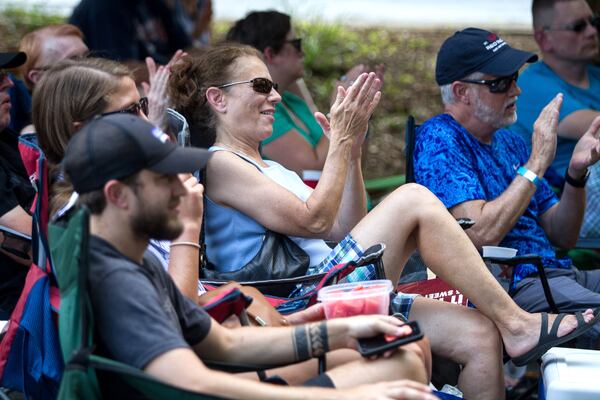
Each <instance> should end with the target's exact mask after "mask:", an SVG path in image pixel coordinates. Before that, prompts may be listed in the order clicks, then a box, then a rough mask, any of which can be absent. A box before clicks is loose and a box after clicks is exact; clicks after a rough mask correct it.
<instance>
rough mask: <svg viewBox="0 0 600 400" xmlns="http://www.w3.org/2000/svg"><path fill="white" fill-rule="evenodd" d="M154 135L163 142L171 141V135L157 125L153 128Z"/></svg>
mask: <svg viewBox="0 0 600 400" xmlns="http://www.w3.org/2000/svg"><path fill="white" fill-rule="evenodd" d="M152 135H153V136H154V137H155V138H157V139H158V140H160V141H161V142H163V143H166V142H168V141H169V135H167V134H166V133H164V132H163V131H162V130H161V129H160V128H156V127H155V128H154V129H152Z"/></svg>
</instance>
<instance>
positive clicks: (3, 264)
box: [0, 128, 35, 320]
mask: <svg viewBox="0 0 600 400" xmlns="http://www.w3.org/2000/svg"><path fill="white" fill-rule="evenodd" d="M34 197H35V190H34V188H33V186H32V185H31V182H30V181H29V177H28V176H27V172H26V171H25V167H24V166H23V162H22V161H21V155H20V154H19V148H18V135H17V133H16V132H14V131H13V130H11V129H9V128H6V129H4V130H3V131H2V132H0V216H2V215H4V214H6V213H8V212H9V211H11V210H13V209H14V208H15V207H17V206H21V208H23V210H25V211H27V212H29V208H30V207H31V204H32V202H33V199H34ZM27 271H28V267H27V266H25V265H21V264H19V263H17V262H15V261H14V260H12V259H11V258H10V257H8V256H6V255H4V254H3V253H0V320H6V319H8V318H9V317H10V313H11V312H12V310H13V309H14V307H15V305H16V303H17V300H18V299H19V295H20V294H21V291H22V290H23V286H24V284H25V277H26V275H27Z"/></svg>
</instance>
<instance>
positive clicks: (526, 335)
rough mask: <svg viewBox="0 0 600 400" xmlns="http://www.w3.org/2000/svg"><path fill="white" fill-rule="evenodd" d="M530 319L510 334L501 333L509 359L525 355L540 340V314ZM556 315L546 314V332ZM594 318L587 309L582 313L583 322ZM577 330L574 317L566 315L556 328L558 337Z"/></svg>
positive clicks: (533, 315)
mask: <svg viewBox="0 0 600 400" xmlns="http://www.w3.org/2000/svg"><path fill="white" fill-rule="evenodd" d="M529 315H530V316H531V318H529V319H528V321H523V324H521V326H520V327H518V328H517V329H516V330H514V331H512V332H502V340H503V341H504V348H505V349H506V352H507V353H508V355H509V356H511V357H518V356H520V355H523V354H525V353H527V352H528V351H529V350H531V349H533V348H534V347H535V346H537V344H538V342H539V339H540V330H541V324H542V317H541V314H540V313H536V314H529ZM556 317H557V315H556V314H548V332H547V333H549V332H550V329H551V328H552V324H553V323H554V320H556ZM593 318H594V311H593V310H592V309H590V308H589V309H587V310H585V312H584V313H583V320H584V321H585V322H586V323H589V322H590V321H591V320H592V319H593ZM575 328H577V319H576V318H575V315H567V316H566V317H564V318H563V320H562V321H561V322H560V325H559V327H558V332H557V335H558V337H562V336H565V335H567V334H569V333H571V332H572V331H573V330H575Z"/></svg>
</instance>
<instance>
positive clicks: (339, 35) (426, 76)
mask: <svg viewBox="0 0 600 400" xmlns="http://www.w3.org/2000/svg"><path fill="white" fill-rule="evenodd" d="M62 21H63V18H62V17H59V16H55V15H51V14H48V12H47V10H45V9H44V8H43V6H40V7H38V8H33V9H28V10H27V11H24V10H22V9H18V8H12V9H7V10H5V11H2V12H0V38H2V40H1V42H0V48H1V49H2V50H6V49H14V48H16V47H17V46H18V41H19V39H20V37H21V36H22V35H23V34H25V33H26V32H29V31H31V30H33V29H36V28H38V27H40V26H44V25H47V24H50V23H57V22H62ZM228 28H229V24H228V23H223V22H220V23H216V24H214V27H213V38H214V40H215V41H217V40H220V38H222V37H223V36H224V33H225V32H226V31H227V29H228ZM296 30H297V33H298V36H299V37H302V38H303V45H304V52H305V61H306V71H307V73H306V76H305V80H306V83H307V85H308V87H309V90H310V91H311V93H312V94H313V96H314V97H315V102H316V104H317V106H318V108H319V109H320V110H325V111H326V110H328V108H329V99H330V95H331V92H332V90H333V85H334V82H335V80H336V79H337V78H339V77H340V76H341V75H343V74H344V73H345V72H346V71H347V70H348V69H350V68H351V67H352V66H353V65H356V64H359V63H364V64H368V65H374V64H378V63H384V64H385V65H386V68H387V69H386V74H385V84H384V88H383V97H382V100H381V103H380V105H379V107H378V109H377V110H376V111H375V115H374V116H373V119H372V123H371V133H370V137H369V146H368V154H367V155H366V161H365V163H364V172H365V176H366V177H367V178H375V177H382V176H387V175H393V174H400V173H403V172H404V154H403V151H404V123H405V121H406V117H407V116H408V115H409V114H412V115H414V116H415V117H416V118H417V121H419V122H423V121H424V120H425V119H427V118H428V117H430V116H433V115H435V114H437V113H439V112H441V111H442V107H441V103H440V100H439V92H438V89H437V86H436V84H435V80H434V67H435V57H436V52H437V49H438V48H439V46H440V45H441V43H442V41H443V40H444V38H445V37H447V36H448V35H450V34H451V33H452V31H443V30H441V31H439V30H434V29H433V30H432V29H429V30H406V29H390V28H387V27H386V28H378V27H372V28H354V27H348V26H345V25H343V24H330V23H324V22H318V21H316V22H301V23H299V24H297V25H296ZM498 33H500V34H501V35H502V36H503V37H504V38H505V39H506V40H507V41H508V42H509V43H510V44H511V45H512V46H515V47H519V48H523V49H527V50H532V51H535V50H536V46H535V43H534V42H533V40H532V38H531V36H530V33H529V32H515V31H509V30H505V31H500V32H498Z"/></svg>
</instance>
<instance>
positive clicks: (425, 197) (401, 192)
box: [386, 183, 445, 209]
mask: <svg viewBox="0 0 600 400" xmlns="http://www.w3.org/2000/svg"><path fill="white" fill-rule="evenodd" d="M387 200H389V201H393V202H395V203H397V204H401V205H405V206H407V207H410V208H411V209H417V208H423V207H441V208H443V209H445V208H444V206H443V204H442V202H441V201H440V200H439V199H438V198H437V197H436V196H435V195H434V194H433V193H432V192H431V191H430V190H429V189H427V188H426V187H425V186H422V185H419V184H417V183H407V184H405V185H402V186H400V187H399V188H398V189H396V190H394V191H393V192H392V194H390V195H389V196H388V197H387V198H386V201H387Z"/></svg>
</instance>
